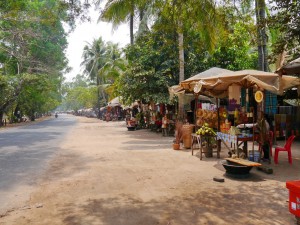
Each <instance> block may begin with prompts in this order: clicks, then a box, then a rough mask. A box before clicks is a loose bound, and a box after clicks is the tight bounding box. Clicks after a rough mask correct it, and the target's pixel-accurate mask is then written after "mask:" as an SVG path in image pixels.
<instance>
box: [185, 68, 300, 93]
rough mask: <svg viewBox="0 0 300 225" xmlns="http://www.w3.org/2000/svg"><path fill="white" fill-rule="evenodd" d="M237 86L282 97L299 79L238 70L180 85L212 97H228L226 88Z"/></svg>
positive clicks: (297, 83)
mask: <svg viewBox="0 0 300 225" xmlns="http://www.w3.org/2000/svg"><path fill="white" fill-rule="evenodd" d="M233 84H237V85H239V86H241V87H244V88H251V87H257V88H260V89H263V90H268V91H270V92H272V93H274V94H277V95H282V94H283V92H284V91H285V90H287V89H290V88H292V87H295V86H299V85H300V78H297V77H293V76H280V75H278V74H277V73H269V72H264V71H259V70H240V71H229V72H224V73H220V74H219V75H216V76H210V77H204V78H200V79H198V80H197V81H196V80H194V82H190V83H189V84H188V85H187V83H186V81H183V82H181V83H180V86H181V87H182V88H183V89H185V90H193V88H194V87H195V85H197V86H198V87H199V89H200V93H202V94H206V95H209V96H214V97H219V98H222V97H226V96H228V87H229V86H231V85H233Z"/></svg>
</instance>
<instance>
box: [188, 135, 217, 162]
mask: <svg viewBox="0 0 300 225" xmlns="http://www.w3.org/2000/svg"><path fill="white" fill-rule="evenodd" d="M191 135H192V146H191V148H192V155H194V144H198V148H199V151H200V160H202V154H206V155H205V156H206V157H212V154H213V152H216V153H217V158H220V151H219V149H216V150H215V151H214V150H213V146H212V145H211V141H210V139H211V138H214V139H215V140H216V136H215V135H198V134H195V133H192V134H191ZM204 143H206V151H204V150H203V144H204ZM210 150H211V151H210Z"/></svg>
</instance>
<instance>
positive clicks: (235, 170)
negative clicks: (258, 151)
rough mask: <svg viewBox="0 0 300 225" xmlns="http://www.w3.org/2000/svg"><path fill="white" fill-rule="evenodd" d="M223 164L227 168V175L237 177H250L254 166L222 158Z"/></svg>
mask: <svg viewBox="0 0 300 225" xmlns="http://www.w3.org/2000/svg"><path fill="white" fill-rule="evenodd" d="M222 165H223V167H224V168H225V170H226V175H229V176H233V177H237V178H244V177H248V176H249V172H250V170H251V169H252V166H244V165H240V164H238V163H234V162H230V161H228V160H222Z"/></svg>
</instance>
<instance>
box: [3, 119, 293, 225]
mask: <svg viewBox="0 0 300 225" xmlns="http://www.w3.org/2000/svg"><path fill="white" fill-rule="evenodd" d="M78 120H79V123H78V125H76V127H75V128H74V129H73V130H72V131H71V132H70V134H69V135H68V137H67V138H66V140H65V141H64V143H63V144H62V146H61V149H62V150H61V152H60V153H59V154H58V155H57V157H56V158H55V159H53V160H52V161H51V163H50V166H49V169H48V170H47V171H46V173H45V174H44V175H43V177H42V179H41V181H40V183H39V185H38V186H36V188H34V189H33V190H32V194H31V197H30V199H29V200H28V201H26V202H24V203H23V206H22V207H20V208H18V209H13V210H11V211H9V212H7V213H6V214H4V215H2V217H1V218H0V224H1V225H4V224H9V225H11V224H16V225H23V224H45V225H46V224H51V225H56V224H57V225H58V224H66V225H79V224H80V225H83V224H84V225H86V224H87V225H89V224H91V225H98V224H99V225H100V224H109V225H122V224H124V225H127V224H128V225H148V224H149V225H153V224H166V225H167V224H169V225H171V224H173V225H174V224H178V225H188V224H201V225H202V224H294V222H295V219H294V217H293V216H292V215H291V214H290V213H289V211H288V203H287V200H288V190H287V189H286V188H285V181H286V180H287V179H288V178H290V179H293V178H294V179H295V178H296V177H297V176H298V175H297V171H299V168H298V167H293V170H290V171H287V170H286V169H285V167H286V166H287V164H283V163H282V164H281V165H280V166H277V167H276V169H278V170H276V171H278V172H275V173H274V174H273V175H267V174H264V173H262V172H260V171H256V169H253V170H252V171H251V177H250V178H247V179H243V180H237V179H231V178H228V177H225V182H224V183H218V182H215V181H213V177H215V176H218V177H223V175H224V169H223V167H222V165H221V164H220V161H219V160H220V159H217V158H216V157H213V158H204V159H203V160H202V161H200V160H199V156H198V155H196V156H195V155H194V156H192V155H191V151H190V150H180V151H174V150H172V148H171V144H172V139H173V138H172V137H162V136H161V134H157V133H153V132H150V131H148V130H137V131H127V129H126V127H125V123H124V122H104V121H99V120H97V119H89V118H83V117H78ZM225 156H226V151H222V154H221V157H225ZM294 164H295V163H294ZM298 164H299V161H298ZM279 171H280V172H279ZM291 171H292V172H291Z"/></svg>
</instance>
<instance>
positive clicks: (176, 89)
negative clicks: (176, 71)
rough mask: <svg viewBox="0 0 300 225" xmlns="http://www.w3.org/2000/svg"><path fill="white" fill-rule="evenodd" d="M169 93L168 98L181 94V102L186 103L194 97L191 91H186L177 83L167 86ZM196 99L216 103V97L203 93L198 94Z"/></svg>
mask: <svg viewBox="0 0 300 225" xmlns="http://www.w3.org/2000/svg"><path fill="white" fill-rule="evenodd" d="M169 95H170V99H172V98H174V96H179V95H182V96H183V104H188V103H190V102H191V101H192V100H194V99H195V96H194V95H193V94H192V93H186V91H185V90H184V89H183V88H182V87H181V86H179V85H174V86H172V87H169ZM198 99H199V100H201V101H208V102H211V103H213V104H216V99H215V98H212V97H208V96H204V95H198Z"/></svg>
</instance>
